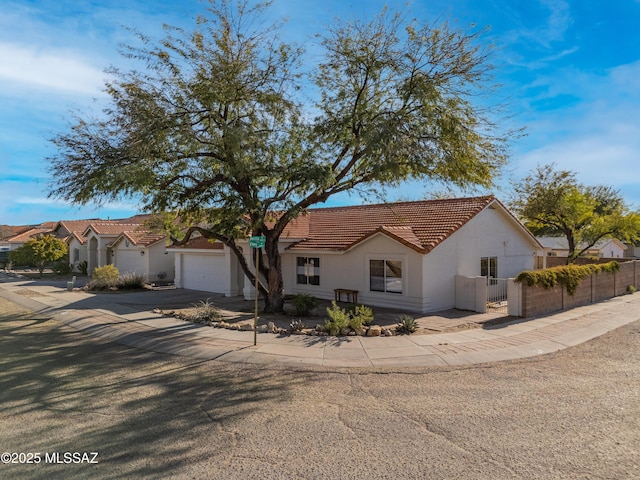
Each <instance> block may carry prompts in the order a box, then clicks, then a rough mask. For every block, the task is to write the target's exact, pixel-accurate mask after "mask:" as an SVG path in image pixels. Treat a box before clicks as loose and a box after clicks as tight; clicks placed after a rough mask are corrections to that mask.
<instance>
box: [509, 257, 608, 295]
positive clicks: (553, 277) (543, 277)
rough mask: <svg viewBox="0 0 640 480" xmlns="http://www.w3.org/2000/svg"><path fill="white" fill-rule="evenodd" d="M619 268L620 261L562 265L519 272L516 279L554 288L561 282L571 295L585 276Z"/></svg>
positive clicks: (528, 283) (532, 284)
mask: <svg viewBox="0 0 640 480" xmlns="http://www.w3.org/2000/svg"><path fill="white" fill-rule="evenodd" d="M618 270H620V264H619V263H618V262H609V263H598V264H596V263H594V264H590V265H573V264H571V265H561V266H559V267H552V268H545V269H544V270H525V271H524V272H521V273H520V274H518V276H517V277H516V278H515V281H516V282H526V283H527V285H529V286H530V287H532V286H541V287H544V288H553V287H555V286H556V285H558V284H560V285H562V286H564V287H565V288H566V289H567V293H568V294H569V295H573V294H574V293H576V289H577V288H578V285H580V282H581V281H582V279H583V278H585V277H588V276H589V275H593V274H598V273H600V272H617V271H618Z"/></svg>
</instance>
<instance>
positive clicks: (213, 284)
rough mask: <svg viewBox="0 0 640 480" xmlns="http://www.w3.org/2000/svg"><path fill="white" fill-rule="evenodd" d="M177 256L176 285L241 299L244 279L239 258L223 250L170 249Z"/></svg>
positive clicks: (175, 258) (225, 248) (175, 262)
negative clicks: (239, 296)
mask: <svg viewBox="0 0 640 480" xmlns="http://www.w3.org/2000/svg"><path fill="white" fill-rule="evenodd" d="M170 252H173V254H174V265H175V267H174V271H175V285H176V287H177V288H189V289H193V290H201V291H205V292H215V293H222V294H224V295H225V296H227V297H234V296H237V295H240V293H241V292H242V286H243V281H242V280H243V279H242V276H241V275H240V266H239V263H238V260H237V258H236V257H235V255H234V254H233V252H231V250H229V249H228V248H227V247H224V250H210V249H207V250H201V249H170Z"/></svg>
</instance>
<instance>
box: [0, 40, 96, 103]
mask: <svg viewBox="0 0 640 480" xmlns="http://www.w3.org/2000/svg"><path fill="white" fill-rule="evenodd" d="M105 77H106V74H105V73H104V72H103V71H102V69H101V68H97V67H95V66H94V65H91V64H90V63H89V62H87V61H86V60H85V59H83V58H81V57H80V56H79V55H77V54H75V53H73V52H70V51H68V50H59V49H45V48H41V47H36V46H31V45H21V44H16V43H6V42H4V43H0V84H7V85H13V86H14V87H16V86H17V87H19V88H21V87H22V88H37V89H43V90H55V91H59V92H68V93H73V94H87V95H99V94H101V88H102V86H103V84H104V79H105Z"/></svg>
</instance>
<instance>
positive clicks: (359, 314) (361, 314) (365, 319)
mask: <svg viewBox="0 0 640 480" xmlns="http://www.w3.org/2000/svg"><path fill="white" fill-rule="evenodd" d="M350 314H351V316H352V317H353V318H357V319H359V320H360V322H361V324H362V325H366V326H367V327H369V326H371V325H373V310H372V309H371V308H369V307H367V306H366V305H354V306H353V308H352V309H351V311H350Z"/></svg>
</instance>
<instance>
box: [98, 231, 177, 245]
mask: <svg viewBox="0 0 640 480" xmlns="http://www.w3.org/2000/svg"><path fill="white" fill-rule="evenodd" d="M165 238H167V236H166V235H165V234H163V233H152V232H149V231H146V230H136V231H132V232H122V233H121V234H120V235H118V238H116V239H115V240H114V241H113V242H111V243H110V244H109V246H114V245H116V244H117V243H118V242H120V241H121V240H123V239H126V240H129V242H131V244H132V245H134V246H140V247H148V246H149V245H153V244H154V243H157V242H161V241H163V240H164V239H165Z"/></svg>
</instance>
